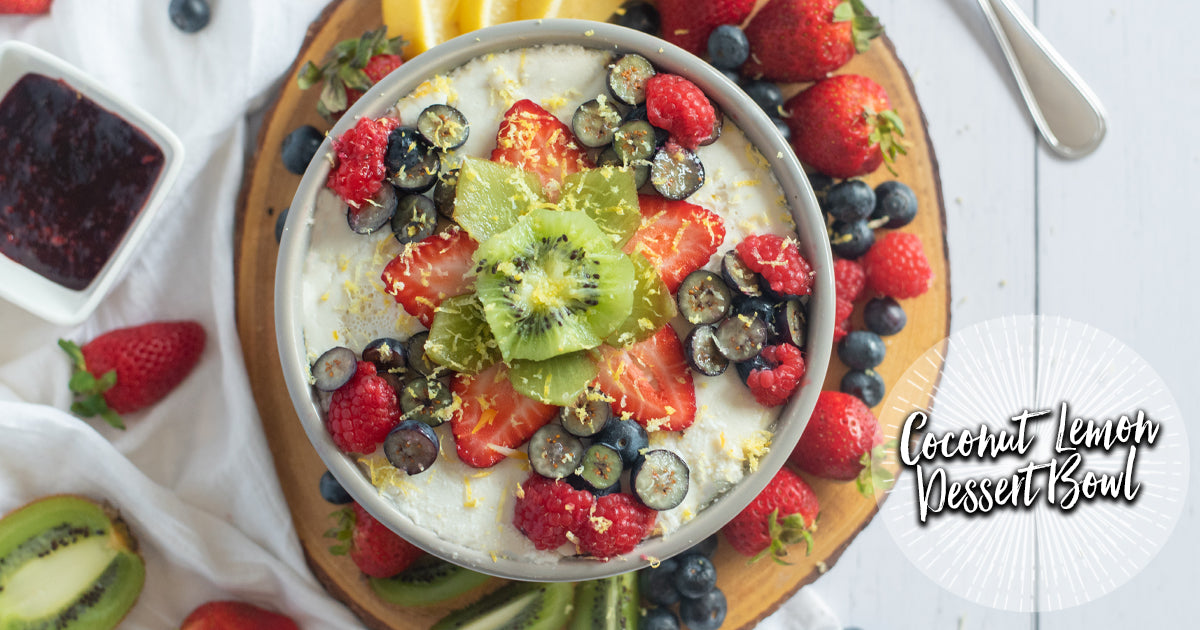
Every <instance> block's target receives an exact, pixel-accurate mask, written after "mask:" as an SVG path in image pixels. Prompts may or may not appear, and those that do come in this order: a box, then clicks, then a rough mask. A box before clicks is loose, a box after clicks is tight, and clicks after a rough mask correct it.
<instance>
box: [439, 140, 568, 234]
mask: <svg viewBox="0 0 1200 630" xmlns="http://www.w3.org/2000/svg"><path fill="white" fill-rule="evenodd" d="M545 203H546V198H545V196H543V194H542V183H541V180H539V179H538V176H537V175H535V174H534V173H532V172H529V171H525V170H522V169H519V168H516V167H515V166H509V165H507V164H499V163H496V162H491V161H488V160H481V159H478V158H471V157H468V158H464V159H463V161H462V166H461V167H459V170H458V187H457V189H456V192H455V194H454V216H453V218H454V221H455V222H456V223H458V224H459V225H461V226H462V228H463V229H464V230H466V231H467V234H470V235H471V238H473V239H475V240H476V241H479V242H480V243H482V242H484V241H486V240H487V239H489V238H491V237H492V236H495V235H496V234H499V233H500V232H503V231H505V230H507V229H508V228H510V227H512V226H513V225H514V224H515V223H516V222H517V219H519V218H521V216H522V215H524V214H526V213H528V212H529V211H530V210H531V209H533V208H536V207H538V206H540V205H543V204H545Z"/></svg>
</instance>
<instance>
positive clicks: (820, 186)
mask: <svg viewBox="0 0 1200 630" xmlns="http://www.w3.org/2000/svg"><path fill="white" fill-rule="evenodd" d="M808 184H809V185H810V186H812V189H813V194H814V195H816V197H817V202H818V203H819V204H820V205H821V210H824V209H825V197H827V196H828V195H829V189H830V188H833V178H832V177H830V176H828V175H826V174H825V173H808Z"/></svg>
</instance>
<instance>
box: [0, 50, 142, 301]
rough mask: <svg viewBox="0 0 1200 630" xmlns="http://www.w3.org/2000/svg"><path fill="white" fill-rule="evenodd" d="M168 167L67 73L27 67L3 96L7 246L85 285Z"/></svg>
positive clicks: (0, 246) (65, 280)
mask: <svg viewBox="0 0 1200 630" xmlns="http://www.w3.org/2000/svg"><path fill="white" fill-rule="evenodd" d="M162 168H163V152H162V149H160V148H159V147H158V145H156V144H155V143H154V142H153V141H152V140H150V138H149V137H148V136H146V134H145V133H144V132H142V131H141V130H140V129H138V128H136V127H134V126H133V125H131V124H129V123H128V122H126V121H125V120H124V119H122V118H121V117H120V116H117V115H116V114H113V113H112V112H110V111H108V110H106V109H103V108H102V107H100V106H99V105H98V104H96V102H95V101H93V100H91V99H89V98H88V97H86V96H84V95H82V94H80V93H79V92H77V91H76V90H75V89H74V88H72V87H71V86H69V85H67V84H66V83H65V82H63V81H61V80H56V79H51V78H49V77H45V76H42V75H40V74H32V73H31V74H26V75H25V76H23V77H21V78H20V79H19V80H18V81H17V82H16V83H15V84H14V85H13V87H12V89H10V90H9V92H8V94H7V95H5V96H4V99H3V100H0V253H3V254H4V255H5V256H8V257H9V258H11V259H13V260H15V261H16V262H18V263H20V264H22V265H24V266H25V267H28V268H29V269H32V270H33V271H36V272H37V273H39V274H41V275H43V276H45V277H46V278H49V279H50V280H53V281H54V282H57V283H58V284H61V285H63V286H65V287H67V288H69V289H75V290H82V289H84V288H86V287H87V286H88V284H90V283H91V282H92V280H93V279H94V278H95V277H96V276H97V275H99V273H100V270H101V269H102V268H103V267H104V264H105V263H106V262H108V259H109V257H111V256H112V254H113V251H114V250H116V248H117V245H118V244H120V242H121V239H122V238H123V237H124V236H125V232H126V231H127V230H128V229H129V226H130V225H132V224H133V220H134V219H135V218H136V217H137V215H138V213H139V212H141V210H142V206H144V205H145V203H146V199H147V198H148V197H149V196H150V191H151V189H153V188H154V183H155V181H157V180H158V176H159V173H160V172H161V171H162Z"/></svg>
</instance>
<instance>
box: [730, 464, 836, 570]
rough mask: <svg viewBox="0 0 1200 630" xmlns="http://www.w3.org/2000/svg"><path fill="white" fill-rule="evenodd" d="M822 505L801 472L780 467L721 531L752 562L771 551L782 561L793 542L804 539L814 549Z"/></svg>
mask: <svg viewBox="0 0 1200 630" xmlns="http://www.w3.org/2000/svg"><path fill="white" fill-rule="evenodd" d="M819 511H820V506H819V505H818V503H817V495H816V493H815V492H813V489H812V488H811V487H809V485H808V484H807V483H805V481H804V480H803V479H801V478H800V476H799V475H797V474H796V473H794V472H792V471H791V470H789V469H787V468H781V469H780V470H779V472H778V473H775V477H773V478H772V479H771V482H770V483H769V484H767V487H766V488H763V491H762V492H760V493H759V495H758V496H757V497H755V498H754V500H753V501H751V502H750V505H747V506H746V509H744V510H742V511H741V512H740V513H738V515H737V516H735V517H733V520H731V521H729V523H727V524H726V525H725V527H724V528H722V529H721V531H723V532H725V538H726V540H728V541H729V545H730V546H731V547H733V548H734V549H735V550H737V552H738V553H740V554H742V555H745V556H752V559H751V562H753V561H755V560H758V559H759V558H762V557H763V556H765V555H770V556H771V558H772V559H773V560H775V561H776V562H778V563H780V564H788V563H787V562H785V561H784V560H783V558H784V557H785V556H786V555H787V551H788V550H787V548H788V546H790V545H793V544H796V543H799V542H801V541H803V542H804V543H805V545H806V546H807V547H808V550H809V551H811V550H812V545H813V539H812V530H813V525H814V523H815V522H816V520H817V512H819Z"/></svg>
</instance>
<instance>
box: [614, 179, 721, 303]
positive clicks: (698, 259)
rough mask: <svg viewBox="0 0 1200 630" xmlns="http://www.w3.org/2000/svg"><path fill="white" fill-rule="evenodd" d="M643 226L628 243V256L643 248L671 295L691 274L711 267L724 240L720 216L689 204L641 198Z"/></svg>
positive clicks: (650, 197) (639, 198) (626, 250)
mask: <svg viewBox="0 0 1200 630" xmlns="http://www.w3.org/2000/svg"><path fill="white" fill-rule="evenodd" d="M638 205H639V206H640V208H641V211H642V227H641V228H640V229H638V231H637V232H636V233H635V234H634V235H633V238H631V239H629V242H628V243H626V244H625V253H627V254H632V253H633V252H634V251H635V250H637V249H641V251H642V253H643V254H645V256H646V258H648V259H650V262H651V263H653V264H654V266H655V268H657V269H658V272H659V273H660V274H662V278H663V281H664V282H666V283H667V288H668V289H670V290H671V293H674V292H675V289H678V288H679V283H680V282H683V279H684V278H685V277H687V275H688V274H689V273H692V272H693V271H695V270H697V269H699V268H701V267H703V266H704V265H706V264H708V259H709V258H712V255H713V254H714V253H716V251H717V248H718V247H720V246H721V243H723V242H724V241H725V224H724V223H723V222H722V221H721V217H719V216H717V215H716V214H713V213H712V212H710V211H708V210H706V209H704V208H701V207H700V206H697V205H696V204H694V203H688V202H686V201H670V200H667V199H663V198H662V197H657V196H654V195H639V196H638Z"/></svg>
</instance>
